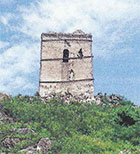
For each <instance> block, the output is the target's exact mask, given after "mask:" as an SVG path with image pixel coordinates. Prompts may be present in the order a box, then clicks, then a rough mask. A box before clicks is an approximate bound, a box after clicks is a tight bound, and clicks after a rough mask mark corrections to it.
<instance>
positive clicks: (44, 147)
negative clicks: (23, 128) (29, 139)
mask: <svg viewBox="0 0 140 154" xmlns="http://www.w3.org/2000/svg"><path fill="white" fill-rule="evenodd" d="M51 144H52V142H51V141H50V140H49V139H48V138H41V139H40V141H39V142H38V144H37V145H34V146H30V147H28V148H26V149H23V150H21V151H20V152H26V154H37V153H38V152H42V153H44V154H47V153H48V149H49V148H50V147H51Z"/></svg>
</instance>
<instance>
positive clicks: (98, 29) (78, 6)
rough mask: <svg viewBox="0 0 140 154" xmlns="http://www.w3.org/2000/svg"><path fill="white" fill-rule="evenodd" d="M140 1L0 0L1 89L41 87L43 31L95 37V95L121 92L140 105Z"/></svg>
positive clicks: (25, 91)
mask: <svg viewBox="0 0 140 154" xmlns="http://www.w3.org/2000/svg"><path fill="white" fill-rule="evenodd" d="M139 10H140V2H139V1H137V0H86V1H84V0H70V1H69V0H0V75H1V77H0V92H5V93H10V94H12V95H17V94H18V93H22V94H23V95H25V94H29V95H33V94H34V93H35V92H36V91H37V90H38V81H39V65H40V64H39V60H40V35H41V33H42V32H48V31H55V32H66V33H67V32H73V31H75V30H76V29H82V30H83V31H84V32H86V33H91V34H92V35H93V55H94V63H93V67H94V77H95V94H97V93H98V92H102V93H107V94H112V93H114V94H120V95H122V96H125V97H126V98H127V99H129V100H131V101H133V102H134V103H135V104H137V105H140V13H139Z"/></svg>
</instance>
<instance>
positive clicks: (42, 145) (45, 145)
mask: <svg viewBox="0 0 140 154" xmlns="http://www.w3.org/2000/svg"><path fill="white" fill-rule="evenodd" d="M51 144H52V142H51V141H50V140H49V139H48V138H42V139H41V140H40V141H39V143H38V144H37V150H38V151H41V152H44V153H47V152H48V149H49V148H50V147H51Z"/></svg>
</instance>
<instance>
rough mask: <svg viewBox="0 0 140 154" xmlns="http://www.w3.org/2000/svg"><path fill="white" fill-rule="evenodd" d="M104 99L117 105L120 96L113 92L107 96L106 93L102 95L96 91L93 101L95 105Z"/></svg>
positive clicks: (120, 99)
mask: <svg viewBox="0 0 140 154" xmlns="http://www.w3.org/2000/svg"><path fill="white" fill-rule="evenodd" d="M105 100H107V101H108V102H109V103H110V104H114V105H117V104H118V103H119V102H120V101H122V96H120V95H115V94H112V95H108V96H107V95H106V93H105V94H104V95H103V94H102V93H98V94H97V95H96V96H95V102H96V104H97V105H98V104H104V103H105Z"/></svg>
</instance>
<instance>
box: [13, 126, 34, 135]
mask: <svg viewBox="0 0 140 154" xmlns="http://www.w3.org/2000/svg"><path fill="white" fill-rule="evenodd" d="M14 131H16V132H17V133H23V134H24V135H26V134H28V133H34V131H33V130H32V129H31V128H18V129H14Z"/></svg>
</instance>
